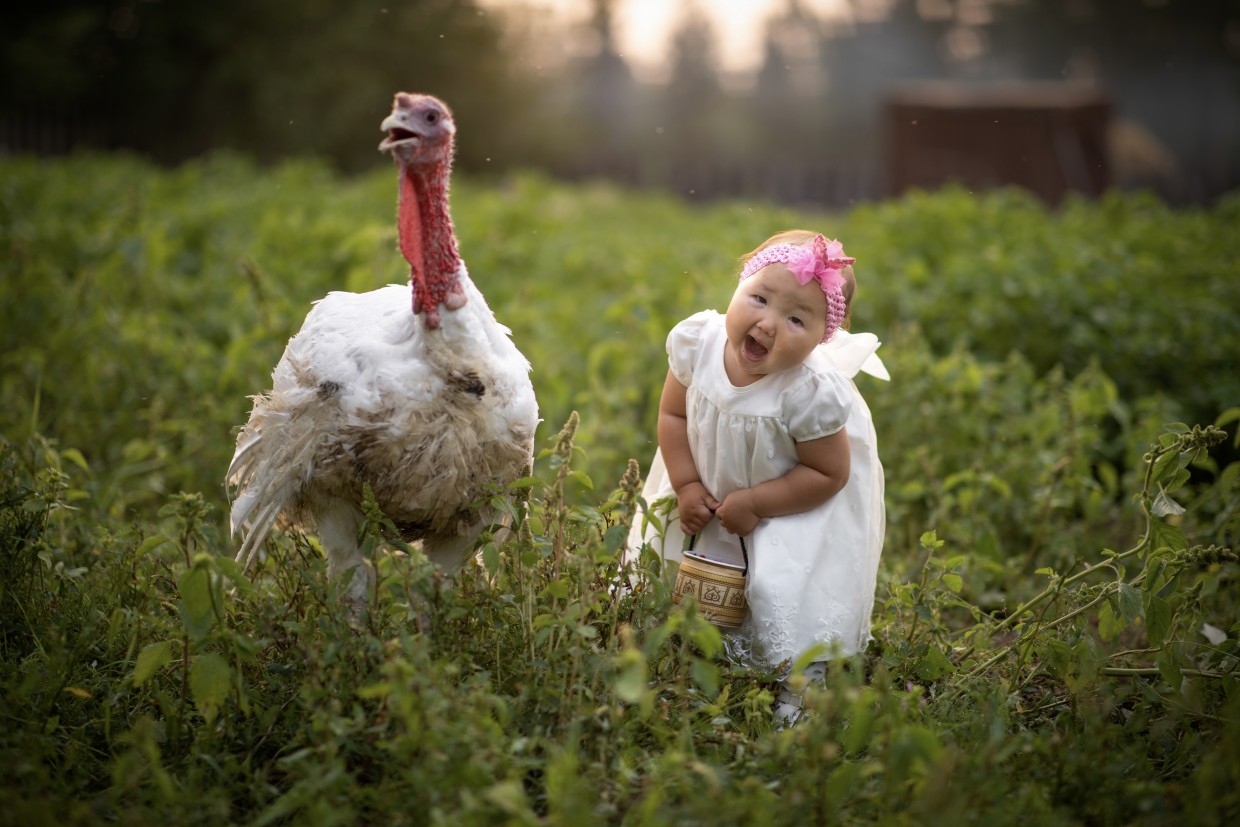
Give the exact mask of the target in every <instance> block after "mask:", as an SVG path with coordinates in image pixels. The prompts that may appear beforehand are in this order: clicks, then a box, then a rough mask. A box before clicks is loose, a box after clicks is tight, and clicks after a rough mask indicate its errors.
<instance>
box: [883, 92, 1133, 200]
mask: <svg viewBox="0 0 1240 827" xmlns="http://www.w3.org/2000/svg"><path fill="white" fill-rule="evenodd" d="M1110 108H1111V107H1110V103H1109V101H1108V99H1107V96H1106V95H1105V94H1104V93H1103V92H1102V91H1101V90H1100V89H1098V88H1097V87H1095V86H1083V85H1079V84H1069V83H1019V84H985V85H982V84H966V83H933V84H930V83H928V84H921V85H916V86H908V87H904V88H901V89H899V90H897V91H895V92H893V93H891V94H890V95H889V96H888V98H887V101H886V106H885V112H884V117H885V120H886V122H885V127H884V131H885V140H886V156H887V158H886V171H887V182H888V189H889V192H890V194H892V195H898V194H900V193H901V192H904V191H905V190H906V189H909V188H910V187H920V188H926V189H930V188H934V187H937V186H939V185H942V184H946V183H949V182H952V181H955V182H958V183H960V184H962V185H964V186H966V187H970V188H977V189H985V188H989V187H995V186H1003V185H1008V184H1015V185H1018V186H1021V187H1025V188H1026V189H1029V190H1031V191H1032V192H1034V193H1035V194H1037V195H1038V196H1040V197H1041V198H1042V199H1043V200H1045V201H1047V202H1049V203H1052V204H1053V203H1056V202H1058V201H1059V200H1060V199H1061V198H1062V197H1063V196H1064V195H1065V194H1066V193H1068V192H1069V191H1075V192H1081V193H1085V194H1088V195H1098V194H1099V193H1101V192H1102V191H1103V190H1104V189H1105V188H1106V187H1107V185H1108V184H1109V183H1110V178H1109V168H1108V167H1109V165H1108V159H1107V126H1108V119H1109V117H1110Z"/></svg>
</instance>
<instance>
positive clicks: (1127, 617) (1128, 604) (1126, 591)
mask: <svg viewBox="0 0 1240 827" xmlns="http://www.w3.org/2000/svg"><path fill="white" fill-rule="evenodd" d="M1116 599H1117V600H1118V601H1119V610H1120V616H1121V617H1122V618H1123V619H1124V625H1125V626H1127V625H1128V624H1129V623H1131V622H1132V621H1134V620H1136V619H1137V618H1138V617H1140V616H1141V592H1140V591H1138V590H1137V589H1136V588H1135V587H1134V586H1131V585H1129V584H1128V583H1120V584H1119V593H1118V595H1117V596H1116Z"/></svg>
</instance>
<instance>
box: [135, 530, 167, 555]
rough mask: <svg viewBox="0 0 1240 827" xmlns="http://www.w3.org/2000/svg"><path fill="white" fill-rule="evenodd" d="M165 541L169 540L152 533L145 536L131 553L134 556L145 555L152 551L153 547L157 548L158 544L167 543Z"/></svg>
mask: <svg viewBox="0 0 1240 827" xmlns="http://www.w3.org/2000/svg"><path fill="white" fill-rule="evenodd" d="M167 542H169V540H168V538H167V537H165V536H164V535H162V534H154V535H152V536H150V537H147V538H146V539H145V540H143V541H142V544H141V545H139V546H138V548H137V550H136V551H134V553H133V555H134V557H142V556H145V555H147V554H150V553H151V552H152V551H154V550H155V549H157V548H159V547H160V546H162V545H163V544H164V543H167Z"/></svg>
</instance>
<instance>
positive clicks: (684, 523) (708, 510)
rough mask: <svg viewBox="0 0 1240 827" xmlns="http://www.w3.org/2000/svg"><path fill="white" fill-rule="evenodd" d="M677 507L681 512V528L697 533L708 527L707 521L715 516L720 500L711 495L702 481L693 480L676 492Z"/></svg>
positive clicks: (685, 531)
mask: <svg viewBox="0 0 1240 827" xmlns="http://www.w3.org/2000/svg"><path fill="white" fill-rule="evenodd" d="M676 499H677V509H678V510H679V512H680V525H681V530H682V531H684V533H685V534H697V533H698V532H699V531H701V530H702V529H704V528H706V525H707V523H709V522H710V521H711V518H712V517H714V516H715V509H716V508H718V507H719V501H718V500H716V499H715V498H714V497H712V496H711V495H710V492H709V491H707V490H706V486H704V485H702V483H700V482H691V483H688V484H686V485H684V486H682V487H681V489H680V490H679V491H677V492H676Z"/></svg>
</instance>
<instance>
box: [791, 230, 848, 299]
mask: <svg viewBox="0 0 1240 827" xmlns="http://www.w3.org/2000/svg"><path fill="white" fill-rule="evenodd" d="M854 262H856V259H855V258H853V257H851V256H846V255H844V245H843V244H841V243H840V242H838V241H827V240H826V238H824V237H823V236H822V234H821V233H820V234H818V235H817V236H815V237H814V241H813V244H812V245H811V246H809V247H797V248H796V252H795V253H791V254H790V255H789V257H788V260H787V261H786V262H784V263H785V264H786V265H787V267H788V269H789V270H790V271H792V275H794V276H796V277H797V283H798V284H809V283H810V281H812V280H817V282H818V283H819V284H821V285H822V289H823V290H824V291H827V290H837V289H840V288H842V287H843V286H844V268H845V267H847V266H848V265H850V264H853V263H854Z"/></svg>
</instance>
